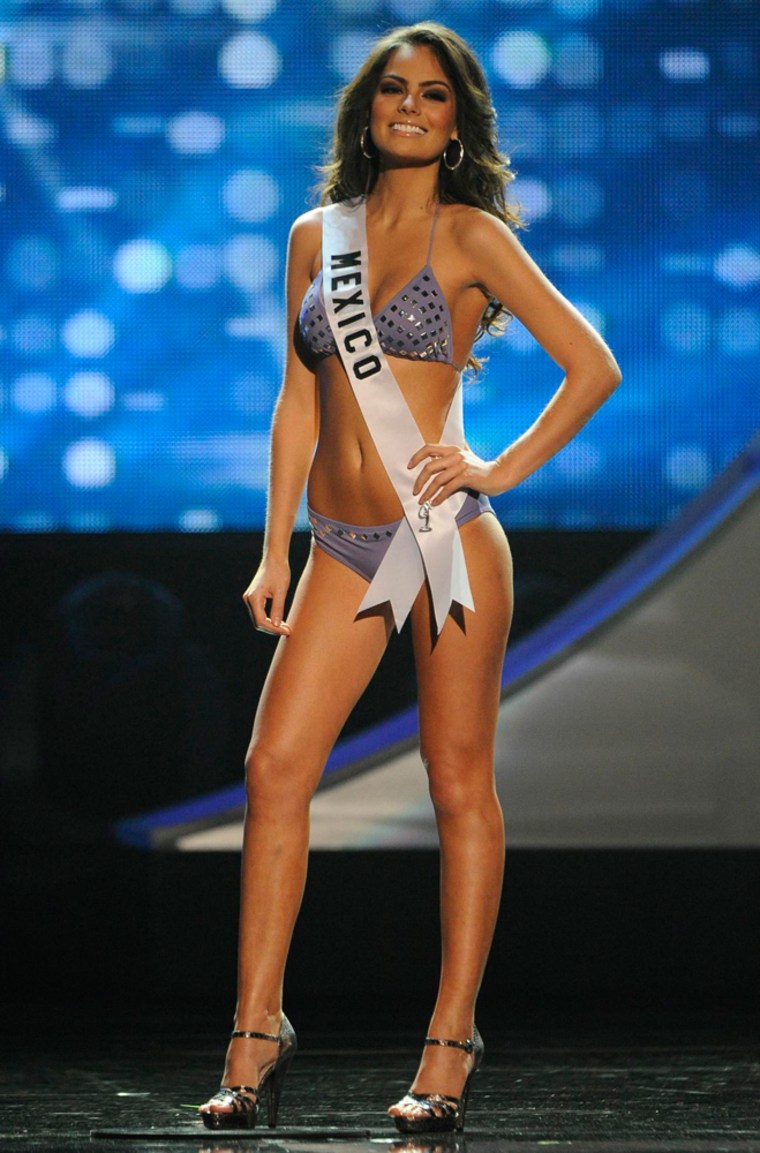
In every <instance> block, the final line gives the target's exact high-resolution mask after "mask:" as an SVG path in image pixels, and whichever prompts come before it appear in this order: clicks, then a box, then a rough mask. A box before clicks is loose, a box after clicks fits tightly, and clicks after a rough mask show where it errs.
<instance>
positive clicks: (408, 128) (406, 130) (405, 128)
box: [391, 120, 426, 136]
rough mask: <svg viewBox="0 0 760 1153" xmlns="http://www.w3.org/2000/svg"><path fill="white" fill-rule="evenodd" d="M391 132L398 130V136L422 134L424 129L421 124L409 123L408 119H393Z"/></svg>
mask: <svg viewBox="0 0 760 1153" xmlns="http://www.w3.org/2000/svg"><path fill="white" fill-rule="evenodd" d="M391 132H398V133H399V135H400V136H424V135H425V132H426V129H425V128H423V127H422V125H421V124H410V123H409V122H408V121H406V122H405V121H403V120H395V121H394V122H393V124H391Z"/></svg>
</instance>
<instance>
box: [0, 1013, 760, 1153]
mask: <svg viewBox="0 0 760 1153" xmlns="http://www.w3.org/2000/svg"><path fill="white" fill-rule="evenodd" d="M483 1027H484V1031H485V1028H486V1025H485V1023H484V1026H483ZM148 1032H149V1035H148V1036H147V1037H146V1036H145V1033H144V1031H142V1030H141V1029H140V1028H139V1027H138V1024H137V1023H136V1022H135V1021H132V1022H130V1023H125V1022H116V1021H114V1022H112V1023H111V1022H108V1021H101V1022H100V1023H99V1026H98V1027H97V1028H90V1029H85V1030H81V1031H76V1030H71V1029H70V1028H69V1027H67V1026H61V1027H60V1028H56V1026H55V1020H54V1014H52V1013H51V1014H50V1016H49V1018H48V1021H47V1024H45V1023H40V1024H35V1026H34V1027H33V1028H32V1029H31V1030H29V1031H28V1032H25V1031H24V1030H23V1029H21V1030H19V1031H18V1032H16V1033H15V1035H14V1037H13V1038H12V1041H11V1043H10V1044H6V1045H4V1046H3V1049H4V1055H3V1076H2V1087H1V1090H0V1105H1V1108H0V1113H1V1115H2V1122H1V1123H0V1149H2V1150H11V1149H18V1150H21V1149H23V1150H25V1151H27V1150H33V1151H36V1153H42V1151H45V1153H47V1151H51V1153H52V1151H53V1150H55V1151H60V1153H73V1151H75V1150H82V1149H87V1150H89V1151H90V1153H92V1151H93V1150H103V1153H148V1151H153V1150H156V1151H157V1150H163V1149H188V1150H193V1151H194V1153H232V1151H236V1150H245V1149H250V1148H255V1147H257V1146H262V1147H266V1149H267V1151H269V1153H274V1151H275V1150H276V1151H281V1153H285V1151H291V1150H292V1153H315V1151H319V1153H322V1151H323V1150H325V1149H326V1148H327V1147H330V1148H332V1149H335V1150H337V1151H338V1153H349V1151H350V1153H362V1151H366V1153H371V1151H372V1150H373V1149H374V1150H377V1151H379V1153H381V1151H382V1149H383V1147H387V1148H389V1149H391V1150H402V1149H403V1150H406V1149H408V1150H410V1153H414V1151H419V1153H447V1151H451V1153H464V1150H465V1148H467V1150H469V1153H509V1151H511V1150H515V1151H517V1150H537V1151H538V1150H539V1149H541V1150H544V1149H545V1148H546V1147H547V1146H548V1147H550V1148H551V1147H552V1146H554V1145H557V1146H560V1147H564V1148H567V1149H569V1150H572V1151H573V1153H585V1151H586V1150H589V1151H591V1150H594V1151H596V1153H612V1151H613V1150H620V1151H621V1153H644V1151H652V1153H656V1151H666V1150H667V1151H668V1153H702V1151H704V1153H708V1151H709V1153H719V1151H723V1150H726V1151H730V1153H739V1151H740V1150H741V1151H747V1153H750V1151H753V1153H760V1060H759V1057H758V1050H757V1045H756V1032H755V1030H754V1029H752V1028H751V1027H750V1026H749V1025H747V1026H744V1025H742V1024H737V1023H736V1022H735V1021H734V1022H733V1023H732V1024H730V1025H727V1026H726V1027H724V1028H722V1029H721V1027H720V1026H719V1025H718V1026H715V1025H712V1026H710V1027H709V1028H706V1027H704V1026H703V1027H689V1028H686V1029H684V1028H677V1029H676V1028H670V1029H662V1030H659V1029H657V1028H654V1029H652V1028H649V1029H646V1030H644V1029H640V1028H639V1029H636V1028H635V1027H634V1028H630V1027H629V1028H621V1027H619V1026H613V1025H610V1026H609V1027H606V1026H602V1027H601V1028H598V1027H595V1028H594V1029H593V1030H589V1029H585V1030H584V1029H575V1028H572V1029H567V1028H562V1029H557V1028H553V1027H551V1026H548V1027H542V1028H540V1029H538V1028H537V1029H535V1030H520V1031H514V1032H512V1033H508V1032H507V1033H503V1034H502V1035H501V1036H500V1037H495V1036H493V1033H494V1030H493V1028H491V1030H490V1034H486V1037H485V1040H486V1058H485V1062H484V1064H483V1067H482V1070H481V1072H480V1074H479V1075H478V1077H477V1078H476V1083H475V1085H474V1087H473V1092H472V1098H471V1101H470V1111H469V1115H468V1119H467V1131H466V1134H465V1135H463V1136H461V1135H460V1136H455V1137H446V1138H435V1137H429V1138H425V1137H417V1138H405V1139H404V1138H402V1137H401V1136H400V1135H399V1134H397V1133H396V1131H395V1129H394V1127H393V1125H392V1123H391V1122H390V1120H389V1119H388V1118H387V1117H386V1116H385V1108H386V1106H387V1105H388V1104H389V1103H390V1102H392V1101H394V1100H396V1099H397V1098H398V1097H399V1096H401V1095H402V1094H403V1092H404V1091H405V1089H406V1087H407V1085H408V1081H409V1078H410V1077H411V1075H412V1073H413V1070H414V1065H415V1062H416V1059H417V1054H418V1048H417V1046H416V1045H415V1044H414V1042H413V1041H412V1039H411V1038H406V1037H405V1038H401V1039H400V1040H399V1039H398V1038H389V1037H383V1036H373V1037H365V1038H358V1037H353V1038H351V1037H338V1036H332V1037H326V1036H316V1035H314V1036H311V1037H309V1036H303V1037H302V1038H301V1039H300V1041H301V1050H300V1052H299V1054H298V1055H297V1057H296V1060H295V1061H294V1062H293V1065H292V1066H291V1072H290V1075H289V1077H288V1080H287V1082H286V1084H285V1088H284V1092H283V1100H282V1105H281V1109H280V1118H279V1120H280V1124H279V1126H278V1128H277V1129H276V1130H269V1129H267V1128H266V1125H265V1124H264V1123H262V1125H261V1127H260V1128H257V1129H256V1130H253V1131H250V1132H247V1133H240V1132H238V1133H232V1132H230V1133H229V1134H224V1133H220V1134H214V1133H211V1132H209V1131H207V1130H205V1129H204V1128H203V1127H202V1126H201V1125H200V1124H199V1122H198V1120H197V1119H196V1117H195V1115H194V1112H193V1110H192V1109H191V1108H186V1107H185V1106H188V1105H193V1104H197V1103H198V1102H200V1101H202V1100H204V1099H205V1098H206V1097H207V1096H208V1095H209V1094H210V1093H211V1091H212V1090H213V1089H214V1087H215V1085H216V1084H218V1076H219V1071H220V1062H221V1058H222V1045H223V1039H222V1038H221V1037H219V1036H212V1035H211V1032H210V1031H209V1029H208V1026H207V1024H206V1025H204V1027H203V1029H202V1030H200V1031H198V1030H197V1029H195V1028H194V1027H193V1022H192V1015H191V1013H189V1012H188V1013H187V1014H185V1015H184V1017H182V1018H178V1019H177V1020H176V1021H170V1020H166V1021H162V1022H161V1023H159V1024H157V1023H155V1022H154V1023H153V1024H152V1026H151V1027H150V1028H149V1030H148Z"/></svg>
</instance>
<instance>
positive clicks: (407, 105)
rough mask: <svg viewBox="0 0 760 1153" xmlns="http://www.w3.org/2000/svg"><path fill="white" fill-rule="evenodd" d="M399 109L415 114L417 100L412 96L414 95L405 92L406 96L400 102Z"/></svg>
mask: <svg viewBox="0 0 760 1153" xmlns="http://www.w3.org/2000/svg"><path fill="white" fill-rule="evenodd" d="M399 108H400V109H401V110H402V111H403V112H416V111H417V100H416V98H415V96H414V93H412V92H407V93H406V95H405V96H404V99H403V100H402V101H401V103H400V105H399Z"/></svg>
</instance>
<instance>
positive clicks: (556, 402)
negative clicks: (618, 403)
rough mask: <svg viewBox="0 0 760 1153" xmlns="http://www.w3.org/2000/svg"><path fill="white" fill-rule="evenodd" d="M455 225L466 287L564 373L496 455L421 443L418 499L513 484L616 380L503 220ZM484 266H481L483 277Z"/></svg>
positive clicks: (474, 217)
mask: <svg viewBox="0 0 760 1153" xmlns="http://www.w3.org/2000/svg"><path fill="white" fill-rule="evenodd" d="M461 228H462V233H463V235H462V241H461V243H462V251H463V254H465V255H464V259H465V260H466V261H467V263H468V265H469V266H470V272H471V278H472V279H471V283H472V284H473V286H475V285H480V287H482V289H484V290H485V291H486V292H487V293H488V294H489V295H490V296H494V297H496V299H497V300H500V301H501V302H502V304H504V306H505V307H506V308H507V309H509V311H510V312H512V313H514V315H515V316H517V317H519V319H520V320H521V321H522V323H523V324H524V325H525V327H526V328H527V329H528V330H529V331H530V332H531V333H532V334H533V336H534V337H535V338H536V340H537V341H538V342H539V344H540V345H541V346H542V348H543V349H544V350H545V351H546V352H547V353H548V354H549V356H551V357H552V359H553V360H554V361H555V362H556V363H557V364H558V365H559V366H560V368H562V369H563V370H564V374H565V375H564V379H563V380H562V382H561V383H560V385H559V387H558V388H557V390H556V392H555V393H554V395H553V396H552V398H551V400H550V401H549V403H548V404H547V406H546V408H545V409H544V410H543V412H542V413H541V414H540V416H539V417H538V419H537V420H536V421H534V423H533V424H532V425H531V426H530V428H528V429H526V431H525V432H524V433H522V435H521V436H519V437H518V438H517V440H515V441H514V442H513V443H512V444H510V445H508V446H507V447H506V448H505V449H504V450H503V451H502V452H501V453H499V455H498V456H497V457H496V459H495V460H493V461H483V460H481V459H480V458H479V457H478V456H476V455H475V453H473V452H471V451H470V450H469V449H467V448H461V447H459V448H457V447H456V446H444V445H425V446H424V447H423V448H422V449H420V451H419V452H418V453H415V455H414V456H413V457H412V459H411V461H410V462H409V467H410V468H416V467H418V466H419V465H420V464H421V463H422V462H423V461H425V460H426V461H427V463H426V464H425V466H424V467H423V468H422V469H421V471H420V474H419V476H418V478H417V483H416V485H415V492H419V493H420V494H421V495H420V501H421V502H422V501H424V500H432V503H433V504H440V503H441V501H443V500H445V499H446V497H447V496H450V495H451V494H452V493H453V492H455V491H456V490H457V489H460V488H475V489H477V490H479V491H480V492H484V493H487V494H488V495H489V496H496V495H497V494H498V493H502V492H506V491H507V490H508V489H510V488H514V487H515V486H516V485H518V484H519V483H520V481H522V480H524V479H525V478H526V477H527V476H530V474H531V473H533V472H535V471H536V470H537V469H539V468H540V467H541V465H543V464H545V463H546V462H547V461H548V460H549V459H550V458H551V457H552V456H554V455H555V453H557V452H559V450H560V449H561V448H563V447H564V445H566V444H567V443H568V441H570V440H572V438H573V437H574V436H575V435H576V433H577V432H579V431H580V429H581V428H583V426H584V424H586V422H587V421H588V420H589V419H590V418H591V417H592V416H593V415H594V413H595V412H596V411H597V409H598V408H599V407H600V406H601V405H602V404H603V403H604V401H605V400H606V399H607V397H608V396H610V394H611V393H612V392H613V391H614V390H615V388H616V387H617V385H618V384H619V383H620V379H621V373H620V369H619V368H618V365H617V363H616V361H615V358H614V357H613V355H612V353H611V352H610V350H609V348H608V347H607V345H606V344H605V343H604V341H603V340H602V338H601V336H600V335H599V334H598V332H596V331H595V329H594V328H592V326H591V325H590V324H589V323H588V321H586V320H585V319H584V317H583V316H581V314H580V313H579V312H578V310H577V309H576V308H574V307H573V305H572V304H570V302H569V301H568V300H566V299H565V297H564V296H562V294H561V293H560V292H559V291H558V290H557V289H556V288H555V287H554V285H553V284H551V282H550V281H549V280H548V279H547V278H546V276H544V274H543V272H541V270H540V269H539V268H538V266H537V265H536V264H535V262H534V261H533V260H532V259H531V258H530V256H529V255H528V254H527V252H526V251H525V250H524V248H523V247H522V245H521V244H520V243H519V241H518V240H517V239H516V237H515V236H514V235H513V233H512V232H511V231H510V230H509V229H508V228H507V226H506V225H504V224H502V223H501V221H498V220H496V218H495V217H492V216H488V215H487V214H486V213H481V212H478V213H477V214H475V213H467V214H466V216H465V217H464V219H463V221H462V225H461ZM465 229H466V235H465ZM483 269H488V272H487V273H486V275H485V276H483V274H482V270H483ZM478 270H481V271H478Z"/></svg>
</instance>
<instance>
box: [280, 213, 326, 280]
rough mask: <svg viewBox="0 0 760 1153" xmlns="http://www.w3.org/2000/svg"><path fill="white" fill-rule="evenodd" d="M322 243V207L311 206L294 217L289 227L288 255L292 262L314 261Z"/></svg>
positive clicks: (311, 262) (305, 262)
mask: <svg viewBox="0 0 760 1153" xmlns="http://www.w3.org/2000/svg"><path fill="white" fill-rule="evenodd" d="M321 244H322V209H321V208H312V209H310V210H309V211H308V212H304V213H302V214H301V215H300V216H298V217H296V219H295V220H294V221H293V224H292V225H291V228H290V237H289V240H288V251H289V257H290V261H291V263H292V264H306V265H308V266H309V267H311V265H312V264H313V263H314V260H315V258H316V257H317V254H318V253H319V250H320V248H321Z"/></svg>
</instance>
